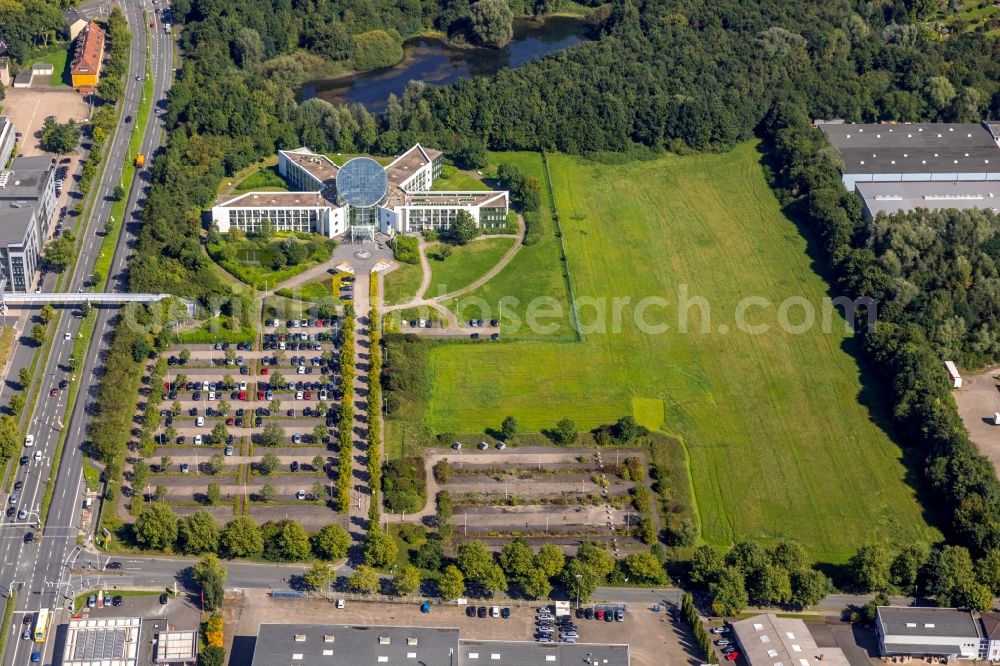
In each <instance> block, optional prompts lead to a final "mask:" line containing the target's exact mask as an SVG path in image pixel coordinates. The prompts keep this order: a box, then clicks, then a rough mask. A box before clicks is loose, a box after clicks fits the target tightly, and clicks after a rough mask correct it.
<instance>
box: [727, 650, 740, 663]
mask: <svg viewBox="0 0 1000 666" xmlns="http://www.w3.org/2000/svg"><path fill="white" fill-rule="evenodd" d="M739 658H740V653H739V652H736V651H735V650H734V651H733V652H730V653H729V654H727V655H726V661H736V660H737V659H739Z"/></svg>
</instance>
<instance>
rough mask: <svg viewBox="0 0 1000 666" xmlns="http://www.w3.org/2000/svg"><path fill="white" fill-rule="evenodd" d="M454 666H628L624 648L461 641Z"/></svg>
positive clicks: (625, 646) (625, 647)
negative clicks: (458, 658) (457, 660)
mask: <svg viewBox="0 0 1000 666" xmlns="http://www.w3.org/2000/svg"><path fill="white" fill-rule="evenodd" d="M459 654H460V655H461V659H460V660H459V662H458V665H457V666H477V665H480V664H481V665H482V666H549V665H551V666H568V665H570V664H572V665H573V666H578V665H581V666H582V665H584V664H592V665H593V666H628V663H629V650H628V646H627V645H592V644H583V643H577V644H569V643H533V642H528V641H472V640H462V641H461V642H460V645H459Z"/></svg>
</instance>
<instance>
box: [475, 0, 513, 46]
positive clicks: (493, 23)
mask: <svg viewBox="0 0 1000 666" xmlns="http://www.w3.org/2000/svg"><path fill="white" fill-rule="evenodd" d="M469 18H470V19H471V21H472V36H473V39H474V40H475V41H476V43H477V44H480V45H482V46H487V47H490V48H494V49H499V48H502V47H503V46H505V45H506V44H507V42H509V41H510V39H511V37H513V36H514V12H512V11H511V9H510V5H508V4H507V0H479V1H478V2H477V3H476V4H474V5H472V7H471V8H470V11H469Z"/></svg>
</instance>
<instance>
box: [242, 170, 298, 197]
mask: <svg viewBox="0 0 1000 666" xmlns="http://www.w3.org/2000/svg"><path fill="white" fill-rule="evenodd" d="M287 191H288V183H286V182H285V179H284V178H282V177H281V174H279V173H278V166H277V165H273V166H265V167H261V168H259V169H257V170H256V171H254V172H252V173H251V174H250V175H249V176H247V177H246V178H244V179H243V180H242V181H240V182H239V183H237V185H236V187H234V188H233V193H234V194H242V193H243V192H287Z"/></svg>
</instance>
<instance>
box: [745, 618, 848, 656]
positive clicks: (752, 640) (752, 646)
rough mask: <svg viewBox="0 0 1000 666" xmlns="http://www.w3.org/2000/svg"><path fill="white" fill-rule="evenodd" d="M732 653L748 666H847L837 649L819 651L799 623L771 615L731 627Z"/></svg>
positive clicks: (807, 631) (813, 640)
mask: <svg viewBox="0 0 1000 666" xmlns="http://www.w3.org/2000/svg"><path fill="white" fill-rule="evenodd" d="M732 629H733V637H734V638H735V640H736V649H737V650H738V651H739V653H740V654H741V655H742V657H743V658H744V659H745V660H746V662H747V663H748V664H750V666H814V665H815V664H817V663H818V662H823V664H824V666H849V662H848V660H847V656H846V655H845V654H844V652H843V651H842V650H841V649H840V648H836V647H820V646H819V645H817V644H816V640H815V639H814V638H813V636H812V634H811V633H810V632H809V627H808V626H806V623H805V622H803V621H802V620H797V619H792V618H787V617H778V616H777V615H775V614H774V613H767V614H764V615H755V616H753V617H749V618H747V619H745V620H738V621H736V622H733V623H732Z"/></svg>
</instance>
